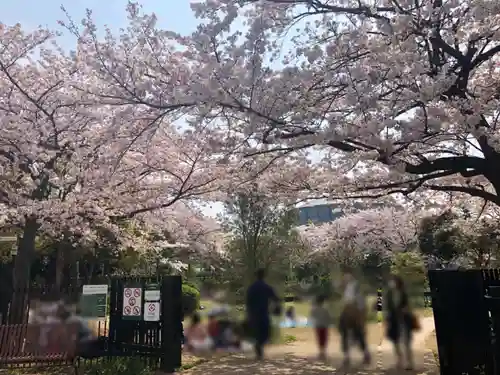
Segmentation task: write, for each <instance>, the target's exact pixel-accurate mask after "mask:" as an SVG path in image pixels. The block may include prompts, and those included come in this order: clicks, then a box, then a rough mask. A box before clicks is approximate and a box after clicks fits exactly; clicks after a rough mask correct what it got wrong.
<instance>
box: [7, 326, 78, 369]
mask: <svg viewBox="0 0 500 375" xmlns="http://www.w3.org/2000/svg"><path fill="white" fill-rule="evenodd" d="M77 338H78V325H76V324H66V323H45V324H9V325H0V368H5V367H44V368H47V367H55V366H71V367H72V368H73V369H74V371H75V374H77V373H78V367H77V361H76V359H77V358H76V357H77Z"/></svg>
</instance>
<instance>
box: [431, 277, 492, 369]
mask: <svg viewBox="0 0 500 375" xmlns="http://www.w3.org/2000/svg"><path fill="white" fill-rule="evenodd" d="M428 275H429V284H430V289H431V294H432V309H433V311H434V322H435V330H436V339H437V344H438V351H439V363H440V372H441V375H455V374H463V373H467V374H481V373H485V374H493V369H494V362H493V353H492V346H491V338H490V323H489V316H488V315H489V314H488V306H487V305H486V300H485V298H484V294H485V286H484V282H483V275H482V271H481V270H464V271H457V270H430V271H429V273H428ZM483 371H484V372H483Z"/></svg>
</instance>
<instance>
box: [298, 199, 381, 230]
mask: <svg viewBox="0 0 500 375" xmlns="http://www.w3.org/2000/svg"><path fill="white" fill-rule="evenodd" d="M381 206H383V204H382V203H380V202H375V201H371V202H370V201H368V200H365V201H360V202H354V203H352V204H350V205H349V209H350V210H352V209H354V211H361V210H367V209H375V208H380V207H381ZM343 207H345V205H344V204H343V203H341V202H340V201H328V200H326V199H317V200H311V201H308V202H305V203H301V204H299V205H297V210H298V216H299V219H298V221H299V223H298V225H299V226H301V225H308V224H323V223H329V222H331V221H334V220H336V219H338V218H339V217H342V215H344V211H343Z"/></svg>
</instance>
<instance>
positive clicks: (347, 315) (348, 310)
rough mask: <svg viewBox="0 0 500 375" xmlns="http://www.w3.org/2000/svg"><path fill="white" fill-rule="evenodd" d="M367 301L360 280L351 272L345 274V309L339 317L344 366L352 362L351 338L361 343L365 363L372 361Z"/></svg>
mask: <svg viewBox="0 0 500 375" xmlns="http://www.w3.org/2000/svg"><path fill="white" fill-rule="evenodd" d="M365 325H366V301H365V297H364V295H363V294H362V293H361V291H360V287H359V283H358V281H357V280H356V279H355V278H354V277H353V275H352V274H351V273H349V272H346V273H345V274H344V280H343V309H342V313H341V314H340V319H339V331H340V335H341V337H342V352H343V353H344V366H348V365H349V364H350V358H349V349H350V346H351V345H350V344H351V343H350V338H351V337H353V338H354V340H355V341H356V342H357V343H358V344H359V346H360V349H361V350H362V351H363V355H364V361H363V363H364V364H369V363H370V362H371V355H370V352H369V350H368V346H367V344H366V330H365Z"/></svg>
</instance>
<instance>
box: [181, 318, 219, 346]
mask: <svg viewBox="0 0 500 375" xmlns="http://www.w3.org/2000/svg"><path fill="white" fill-rule="evenodd" d="M185 339H186V346H187V348H188V349H190V350H192V351H193V352H200V351H201V352H203V351H208V350H210V349H212V348H213V341H212V339H211V338H210V336H209V335H208V332H207V331H206V329H205V328H204V327H203V325H202V324H201V317H200V315H199V314H198V313H194V314H193V315H192V317H191V324H190V326H189V327H188V328H187V329H186V330H185Z"/></svg>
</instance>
